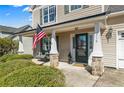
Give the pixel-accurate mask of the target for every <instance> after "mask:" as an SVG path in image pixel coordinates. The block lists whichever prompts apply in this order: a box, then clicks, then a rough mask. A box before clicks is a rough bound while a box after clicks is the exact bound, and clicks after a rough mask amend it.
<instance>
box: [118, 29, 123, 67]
mask: <svg viewBox="0 0 124 93" xmlns="http://www.w3.org/2000/svg"><path fill="white" fill-rule="evenodd" d="M123 31H124V28H120V29H116V69H119V61H118V55H119V54H118V47H119V46H118V39H119V37H118V33H119V32H123Z"/></svg>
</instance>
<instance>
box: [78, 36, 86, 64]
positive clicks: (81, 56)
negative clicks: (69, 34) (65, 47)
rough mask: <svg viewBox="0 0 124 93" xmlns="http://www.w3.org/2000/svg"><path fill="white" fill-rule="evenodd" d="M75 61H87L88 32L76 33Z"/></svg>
mask: <svg viewBox="0 0 124 93" xmlns="http://www.w3.org/2000/svg"><path fill="white" fill-rule="evenodd" d="M76 62H80V63H88V34H77V35H76Z"/></svg>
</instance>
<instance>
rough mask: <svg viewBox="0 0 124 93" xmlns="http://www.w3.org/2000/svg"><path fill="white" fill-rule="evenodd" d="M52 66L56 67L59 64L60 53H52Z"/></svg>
mask: <svg viewBox="0 0 124 93" xmlns="http://www.w3.org/2000/svg"><path fill="white" fill-rule="evenodd" d="M50 66H51V67H54V68H56V67H58V66H59V58H58V54H50Z"/></svg>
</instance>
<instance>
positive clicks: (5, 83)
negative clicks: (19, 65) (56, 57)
mask: <svg viewBox="0 0 124 93" xmlns="http://www.w3.org/2000/svg"><path fill="white" fill-rule="evenodd" d="M64 82H65V81H64V75H63V73H61V71H60V70H58V69H54V68H51V67H46V66H30V67H26V68H23V69H19V70H17V71H14V72H12V73H10V74H8V75H7V76H5V77H3V78H1V79H0V86H1V87H42V86H44V87H60V86H64Z"/></svg>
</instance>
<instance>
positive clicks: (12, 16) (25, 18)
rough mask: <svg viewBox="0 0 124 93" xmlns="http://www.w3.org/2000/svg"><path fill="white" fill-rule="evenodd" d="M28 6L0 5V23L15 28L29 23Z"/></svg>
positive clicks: (30, 19) (30, 18)
mask: <svg viewBox="0 0 124 93" xmlns="http://www.w3.org/2000/svg"><path fill="white" fill-rule="evenodd" d="M28 8H29V6H28V5H0V25H3V26H10V27H16V28H18V27H21V26H24V25H31V21H32V17H31V13H29V12H28Z"/></svg>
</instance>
